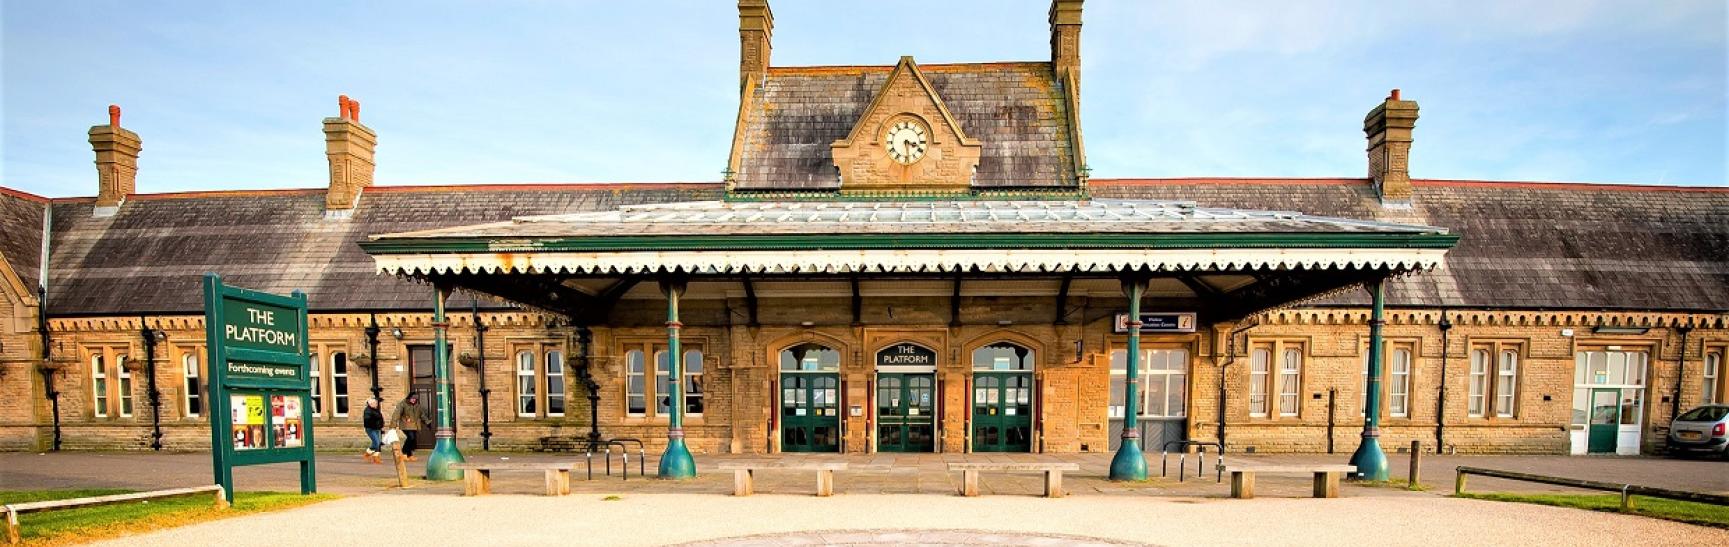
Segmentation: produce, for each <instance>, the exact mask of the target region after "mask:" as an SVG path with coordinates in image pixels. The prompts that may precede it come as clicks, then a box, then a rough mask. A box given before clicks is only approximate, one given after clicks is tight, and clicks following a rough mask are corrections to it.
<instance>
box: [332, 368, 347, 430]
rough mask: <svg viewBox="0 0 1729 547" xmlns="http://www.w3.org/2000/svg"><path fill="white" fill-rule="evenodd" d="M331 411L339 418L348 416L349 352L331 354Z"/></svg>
mask: <svg viewBox="0 0 1729 547" xmlns="http://www.w3.org/2000/svg"><path fill="white" fill-rule="evenodd" d="M330 398H331V401H330V402H331V411H332V412H333V413H334V415H335V416H336V417H338V418H342V417H347V416H348V352H346V351H338V352H335V353H332V354H330Z"/></svg>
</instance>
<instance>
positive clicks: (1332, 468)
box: [1225, 465, 1357, 500]
mask: <svg viewBox="0 0 1729 547" xmlns="http://www.w3.org/2000/svg"><path fill="white" fill-rule="evenodd" d="M1356 470H1357V466H1354V465H1233V466H1230V467H1227V468H1225V471H1226V472H1228V473H1230V474H1231V497H1233V498H1237V499H1244V500H1246V499H1252V498H1254V497H1255V474H1256V473H1295V474H1311V473H1312V474H1314V475H1315V497H1317V498H1336V497H1339V475H1341V474H1344V473H1351V472H1355V471H1356Z"/></svg>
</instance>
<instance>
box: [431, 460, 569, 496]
mask: <svg viewBox="0 0 1729 547" xmlns="http://www.w3.org/2000/svg"><path fill="white" fill-rule="evenodd" d="M573 467H576V464H574V463H556V462H553V463H531V462H495V463H472V462H468V463H453V464H450V468H451V469H461V470H463V471H464V473H463V474H462V495H464V496H484V495H487V494H491V493H492V472H493V471H498V470H504V471H544V472H546V495H548V496H563V495H566V494H569V493H570V470H571V468H573Z"/></svg>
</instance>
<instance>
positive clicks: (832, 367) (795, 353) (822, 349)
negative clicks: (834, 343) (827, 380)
mask: <svg viewBox="0 0 1729 547" xmlns="http://www.w3.org/2000/svg"><path fill="white" fill-rule="evenodd" d="M780 369H781V370H784V371H788V372H814V371H824V372H829V371H836V370H840V352H838V351H835V350H832V349H829V348H828V347H826V346H822V345H818V344H799V345H796V346H793V347H790V348H786V349H784V350H781V352H780Z"/></svg>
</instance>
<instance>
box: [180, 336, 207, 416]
mask: <svg viewBox="0 0 1729 547" xmlns="http://www.w3.org/2000/svg"><path fill="white" fill-rule="evenodd" d="M180 366H181V370H182V371H184V374H185V379H186V388H185V389H186V392H185V393H186V396H185V400H186V417H188V418H196V417H198V416H199V415H200V414H203V413H204V389H203V386H201V385H199V383H198V377H199V376H200V374H201V373H202V372H203V370H202V369H201V368H200V367H199V366H198V352H195V351H188V352H186V353H184V354H182V355H181V356H180Z"/></svg>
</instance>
